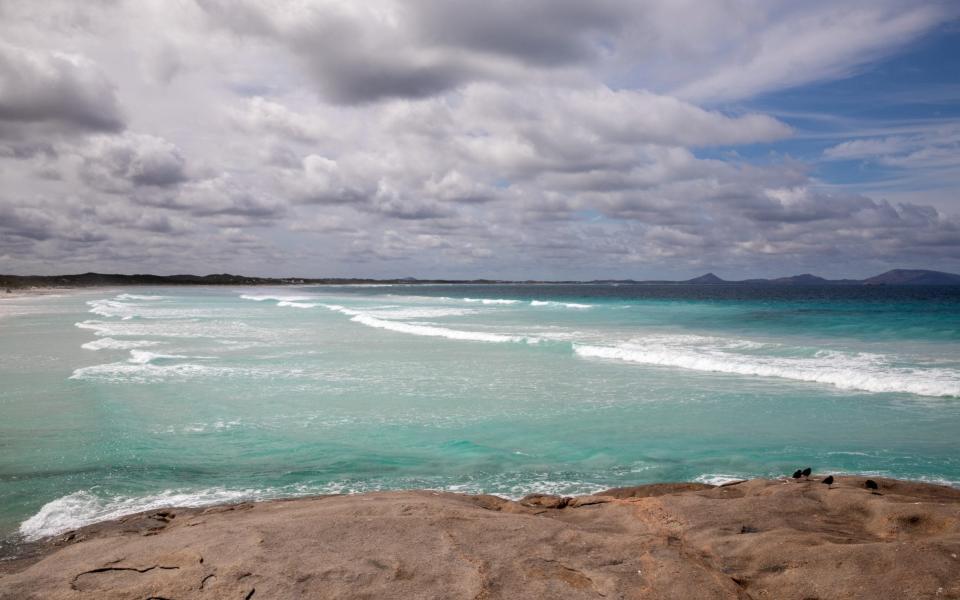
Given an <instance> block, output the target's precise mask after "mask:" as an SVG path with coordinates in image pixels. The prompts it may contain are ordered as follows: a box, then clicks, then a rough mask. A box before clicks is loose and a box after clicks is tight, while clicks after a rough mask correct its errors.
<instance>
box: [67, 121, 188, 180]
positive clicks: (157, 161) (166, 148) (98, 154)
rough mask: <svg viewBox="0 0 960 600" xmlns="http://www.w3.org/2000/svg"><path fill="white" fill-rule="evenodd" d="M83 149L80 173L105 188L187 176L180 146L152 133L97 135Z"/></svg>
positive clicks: (183, 178) (180, 178) (178, 178)
mask: <svg viewBox="0 0 960 600" xmlns="http://www.w3.org/2000/svg"><path fill="white" fill-rule="evenodd" d="M80 152H81V156H82V163H81V167H80V176H81V177H82V178H83V179H84V181H86V182H87V183H88V184H89V185H90V186H92V187H94V188H97V189H99V190H102V191H105V192H114V193H121V192H126V191H129V190H130V189H132V188H133V187H136V186H156V187H167V186H173V185H176V184H179V183H182V182H184V181H186V180H187V178H188V177H187V174H186V161H185V160H184V158H183V156H182V154H181V152H180V150H179V149H178V148H177V147H176V146H175V145H174V144H172V143H170V142H168V141H166V140H163V139H161V138H158V137H154V136H151V135H144V134H133V133H126V134H124V135H120V136H98V137H95V138H93V139H91V140H90V142H89V144H88V145H87V146H86V147H84V148H83V149H81V151H80Z"/></svg>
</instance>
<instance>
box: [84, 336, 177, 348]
mask: <svg viewBox="0 0 960 600" xmlns="http://www.w3.org/2000/svg"><path fill="white" fill-rule="evenodd" d="M158 344H160V342H152V341H150V340H115V339H113V338H110V337H105V338H100V339H98V340H93V341H92V342H87V343H86V344H83V345H82V346H80V347H81V348H83V349H85V350H130V349H132V348H145V347H147V346H156V345H158Z"/></svg>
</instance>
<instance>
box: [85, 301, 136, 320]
mask: <svg viewBox="0 0 960 600" xmlns="http://www.w3.org/2000/svg"><path fill="white" fill-rule="evenodd" d="M87 306H89V307H90V312H92V313H93V314H95V315H100V316H101V317H119V318H121V319H124V320H128V319H132V318H133V317H135V316H137V314H138V307H137V306H135V305H132V304H127V303H126V302H119V301H117V300H108V299H101V300H89V301H88V302H87Z"/></svg>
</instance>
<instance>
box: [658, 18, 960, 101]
mask: <svg viewBox="0 0 960 600" xmlns="http://www.w3.org/2000/svg"><path fill="white" fill-rule="evenodd" d="M956 13H957V10H956V8H949V6H948V5H947V4H940V3H916V4H912V5H910V6H904V5H903V4H902V3H899V2H887V1H878V2H854V3H850V4H848V3H843V4H836V3H812V4H804V5H803V6H800V5H795V7H794V8H793V9H792V10H788V11H787V13H786V14H785V15H776V13H774V14H773V15H772V16H774V17H779V18H772V19H769V20H766V21H765V22H764V23H762V25H761V26H760V27H755V28H753V30H752V31H749V32H748V33H747V34H748V35H749V38H750V43H748V44H745V45H737V46H735V47H734V51H733V52H730V51H728V52H726V53H724V54H723V55H721V56H720V58H721V60H722V62H721V63H720V64H717V63H718V61H716V59H714V60H712V61H709V62H708V63H707V64H708V65H711V66H712V68H711V69H710V70H709V72H705V73H702V74H700V76H698V77H696V78H695V79H692V80H690V81H687V82H683V83H681V84H679V85H677V86H676V87H675V88H674V89H673V92H674V93H675V94H676V95H678V96H680V97H682V98H687V99H692V100H700V101H710V102H716V101H719V100H730V99H738V98H744V97H748V96H753V95H757V94H761V93H765V92H769V91H774V90H778V89H784V88H789V87H794V86H797V85H801V84H805V83H809V82H812V81H822V80H829V79H838V78H841V77H845V76H848V75H850V74H852V73H854V72H855V71H856V69H858V68H860V67H861V66H862V65H864V64H865V63H868V62H870V61H872V60H876V59H877V58H879V57H882V56H885V55H888V54H890V53H892V52H893V51H895V50H896V49H897V48H900V47H902V46H903V45H904V44H906V43H907V42H909V41H912V40H914V39H916V37H917V36H918V35H920V34H921V33H923V32H926V31H928V30H930V28H932V27H934V26H936V25H937V24H939V23H941V22H943V21H944V20H947V19H949V18H951V17H952V16H956ZM739 34H741V35H742V32H739ZM717 37H718V38H720V39H722V37H725V36H722V34H721V36H717ZM720 39H717V41H720ZM724 41H729V39H728V40H724ZM711 63H712V64H711Z"/></svg>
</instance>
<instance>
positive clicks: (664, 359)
mask: <svg viewBox="0 0 960 600" xmlns="http://www.w3.org/2000/svg"><path fill="white" fill-rule="evenodd" d="M691 338H692V339H693V340H695V341H694V342H692V343H691ZM711 339H713V338H700V337H698V336H676V337H675V338H671V337H670V336H658V337H651V338H645V339H640V340H633V341H631V342H627V343H621V344H617V345H615V346H595V345H581V344H574V352H575V353H576V354H577V355H578V356H581V357H584V358H601V359H612V360H621V361H626V362H633V363H640V364H645V365H656V366H664V367H676V368H681V369H690V370H695V371H708V372H715V373H730V374H735V375H757V376H761V377H779V378H783V379H792V380H796V381H807V382H812V383H823V384H828V385H833V386H835V387H838V388H840V389H845V390H860V391H866V392H878V393H881V392H902V393H909V394H918V395H921V396H960V372H957V371H954V370H951V369H941V368H906V367H899V366H893V365H891V364H890V361H889V360H888V359H887V358H886V357H884V356H882V355H878V354H867V353H859V354H855V353H842V352H835V351H827V350H821V351H818V352H815V353H812V354H810V355H808V356H799V357H798V356H777V355H759V354H756V353H752V354H745V353H739V352H736V351H731V350H736V349H738V348H737V341H735V340H727V341H726V342H719V343H717V342H714V343H704V342H703V340H711ZM754 347H755V346H754V345H751V344H748V345H746V346H745V349H754Z"/></svg>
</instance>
